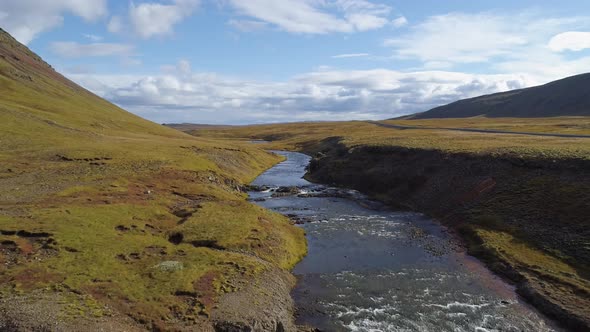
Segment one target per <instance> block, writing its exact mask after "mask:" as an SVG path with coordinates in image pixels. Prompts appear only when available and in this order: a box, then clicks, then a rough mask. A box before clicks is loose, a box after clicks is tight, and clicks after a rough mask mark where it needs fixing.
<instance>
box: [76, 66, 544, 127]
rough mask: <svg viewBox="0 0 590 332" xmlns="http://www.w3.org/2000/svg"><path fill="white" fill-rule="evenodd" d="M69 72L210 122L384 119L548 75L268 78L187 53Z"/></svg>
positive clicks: (169, 118) (154, 106) (146, 106)
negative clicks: (156, 63)
mask: <svg viewBox="0 0 590 332" xmlns="http://www.w3.org/2000/svg"><path fill="white" fill-rule="evenodd" d="M69 76H70V77H71V78H72V79H74V80H75V81H77V82H79V83H80V84H82V85H84V86H85V87H87V88H89V89H90V90H92V91H94V92H95V93H97V94H99V95H101V96H104V97H106V98H107V99H109V100H111V101H113V102H115V103H117V104H119V105H121V106H123V107H124V108H126V109H128V110H130V111H133V112H135V113H137V114H139V115H142V116H145V117H148V118H150V119H152V120H154V121H158V122H184V121H188V122H208V123H221V122H225V123H230V122H231V123H259V122H276V121H294V120H301V121H304V120H305V121H311V120H338V119H339V120H345V119H384V118H389V117H394V116H399V115H402V114H408V113H412V112H417V111H424V110H428V109H430V108H432V107H434V106H438V105H441V104H445V103H449V102H452V101H455V100H457V99H461V98H467V97H473V96H476V95H480V94H485V93H492V92H498V91H506V90H509V89H515V88H521V87H526V86H531V85H534V84H537V83H543V82H537V81H535V80H534V79H533V78H531V77H529V76H527V75H519V74H512V75H472V74H464V73H457V72H449V71H416V72H407V73H405V72H399V71H392V70H387V69H375V70H360V71H341V70H325V71H315V72H310V73H306V74H302V75H298V76H296V77H293V78H292V79H290V80H288V81H284V82H264V81H251V80H243V79H237V78H231V77H225V76H220V75H217V74H213V73H195V72H193V71H192V70H191V69H190V63H188V62H187V61H181V62H180V63H179V64H178V65H176V66H174V67H171V66H167V67H165V68H164V70H163V72H162V73H160V74H157V75H150V76H135V77H134V76H120V75H113V76H98V75H92V74H91V75H87V74H71V75H69Z"/></svg>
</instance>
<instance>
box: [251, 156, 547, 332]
mask: <svg viewBox="0 0 590 332" xmlns="http://www.w3.org/2000/svg"><path fill="white" fill-rule="evenodd" d="M278 153H279V154H281V155H285V156H286V157H287V158H288V159H287V161H285V162H283V163H281V164H279V165H276V166H275V167H273V168H272V169H270V170H269V171H267V172H265V173H264V174H262V175H261V176H260V177H258V178H257V179H256V181H255V182H254V183H253V185H252V186H251V190H252V192H251V193H250V197H251V200H253V201H255V202H256V203H257V204H260V205H261V206H263V207H265V208H268V209H271V210H273V211H276V212H280V213H282V214H286V215H288V216H289V217H291V218H292V219H293V220H296V223H297V224H299V225H300V227H302V228H303V229H304V230H305V232H306V234H307V238H308V244H309V252H308V255H307V256H306V257H305V258H304V259H303V260H302V261H301V262H300V263H299V264H297V265H296V266H295V268H294V270H293V273H294V274H295V275H296V276H297V279H298V282H297V285H296V287H295V289H294V290H293V292H292V295H293V298H294V300H295V304H296V308H297V322H298V323H299V324H302V325H312V326H315V327H317V328H319V329H320V330H322V331H338V332H340V331H342V332H345V331H351V330H352V331H357V330H358V331H366V330H378V331H389V330H391V331H397V330H410V331H430V330H441V331H459V330H461V331H472V330H476V331H477V330H491V331H494V330H500V331H539V332H541V331H545V332H548V331H555V329H554V328H553V325H552V324H551V322H548V321H546V320H545V319H543V317H542V316H541V315H540V314H539V313H537V312H536V311H535V310H534V309H532V308H531V307H530V306H528V305H526V304H525V303H524V302H523V301H522V300H521V299H519V297H518V296H517V295H516V293H515V292H514V289H513V287H511V286H509V285H508V284H506V283H505V282H503V281H501V280H500V279H499V278H497V277H495V276H494V275H493V274H492V273H491V272H490V271H489V270H487V269H486V268H485V267H483V265H482V264H480V263H479V262H477V261H475V259H473V258H472V257H470V256H468V255H466V254H465V252H464V251H463V250H458V247H457V244H456V241H455V239H454V237H453V236H451V235H450V234H449V233H448V232H447V228H446V227H443V226H441V225H440V224H439V223H437V222H435V221H434V220H432V219H431V218H429V217H427V216H425V215H423V214H420V213H414V212H402V211H394V210H391V209H389V208H387V207H386V206H384V205H383V204H379V203H377V202H374V201H371V200H369V199H368V198H367V197H366V196H365V195H363V194H361V193H359V192H358V191H355V190H349V189H343V188H335V187H327V186H324V185H321V184H312V183H309V182H307V181H305V180H303V179H301V177H302V176H303V175H304V174H305V169H306V167H307V166H308V164H309V160H310V157H308V156H306V155H303V154H301V153H296V152H285V151H280V152H278Z"/></svg>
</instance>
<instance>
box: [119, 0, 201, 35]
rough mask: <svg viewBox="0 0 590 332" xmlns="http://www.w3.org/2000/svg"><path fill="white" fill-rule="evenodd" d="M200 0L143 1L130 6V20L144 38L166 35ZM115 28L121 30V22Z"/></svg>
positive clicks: (189, 13) (191, 11) (136, 31)
mask: <svg viewBox="0 0 590 332" xmlns="http://www.w3.org/2000/svg"><path fill="white" fill-rule="evenodd" d="M199 3H200V1H199V0H175V1H174V2H173V3H172V4H166V5H164V4H160V3H141V4H139V5H135V3H133V2H132V3H131V4H130V6H129V21H130V23H131V26H132V27H133V29H134V30H135V33H136V34H138V35H139V36H140V37H142V38H145V39H147V38H151V37H156V36H165V35H169V34H171V33H172V32H173V28H174V26H175V25H176V24H178V23H180V22H181V21H182V20H183V19H185V18H187V17H188V16H190V15H191V14H192V13H193V11H194V10H195V9H196V8H197V7H198V5H199ZM118 25H119V26H118V28H119V29H117V23H116V22H115V23H114V24H113V30H120V22H119V24H118Z"/></svg>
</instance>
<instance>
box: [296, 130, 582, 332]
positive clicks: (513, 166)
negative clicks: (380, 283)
mask: <svg viewBox="0 0 590 332" xmlns="http://www.w3.org/2000/svg"><path fill="white" fill-rule="evenodd" d="M304 150H305V152H307V153H309V154H311V155H313V156H315V158H314V159H313V160H312V162H311V164H310V167H309V173H308V178H309V179H311V180H314V181H317V182H322V183H328V184H334V185H339V186H345V187H349V188H354V189H357V190H359V191H362V192H364V193H366V194H369V195H371V196H373V197H374V198H377V199H379V200H381V201H383V202H385V203H387V204H389V205H392V206H395V207H397V208H404V209H410V210H416V211H421V212H425V213H428V214H430V215H432V216H435V217H437V218H438V219H439V220H441V221H442V222H443V223H444V224H445V225H447V226H449V227H450V228H451V229H453V230H455V231H456V232H457V234H459V235H460V236H461V237H462V238H463V239H464V240H465V243H466V246H467V248H468V250H469V252H470V253H471V254H473V255H475V256H477V257H479V258H480V259H482V260H483V261H484V262H486V264H487V265H488V266H489V267H490V268H491V269H492V270H493V271H495V272H497V273H499V274H501V275H502V276H504V277H506V278H507V279H509V280H511V281H512V282H514V283H515V284H516V285H517V288H518V292H519V294H521V295H522V296H523V297H525V298H526V299H528V300H529V301H530V302H531V303H532V304H534V305H535V306H537V307H538V308H539V309H540V310H541V311H543V312H544V313H545V314H547V315H548V316H551V317H553V318H555V319H556V320H557V321H559V322H560V323H561V324H563V325H564V326H566V327H568V328H570V329H572V330H575V331H586V330H590V291H589V290H590V282H589V279H590V270H589V268H588V266H590V265H589V263H590V243H588V239H589V238H590V230H589V228H588V226H590V225H589V222H590V221H589V220H588V216H590V164H589V163H588V161H583V160H559V161H557V160H551V159H544V158H542V157H541V158H538V159H530V158H522V157H519V156H518V155H489V154H452V153H444V152H440V151H434V150H421V149H407V148H398V147H369V146H365V147H356V148H352V149H350V148H347V147H345V146H344V145H342V144H340V143H339V139H338V138H336V137H333V138H329V139H326V140H324V141H322V142H321V143H319V144H313V145H310V146H306V147H304Z"/></svg>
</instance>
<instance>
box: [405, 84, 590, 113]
mask: <svg viewBox="0 0 590 332" xmlns="http://www.w3.org/2000/svg"><path fill="white" fill-rule="evenodd" d="M589 115H590V74H582V75H577V76H572V77H567V78H564V79H561V80H558V81H554V82H551V83H547V84H545V85H541V86H537V87H532V88H527V89H520V90H512V91H508V92H502V93H495V94H491V95H485V96H480V97H475V98H470V99H464V100H459V101H457V102H454V103H451V104H449V105H445V106H440V107H436V108H434V109H432V110H430V111H427V112H423V113H418V114H414V115H411V116H408V117H407V118H409V119H432V118H468V117H474V116H486V117H489V118H497V117H520V118H536V117H554V116H589Z"/></svg>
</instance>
